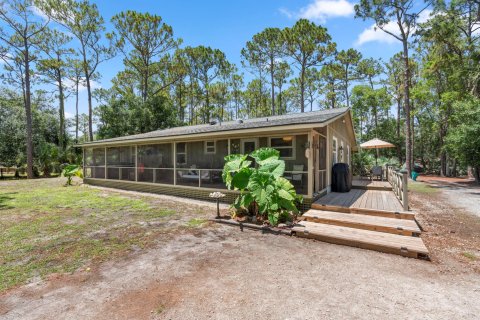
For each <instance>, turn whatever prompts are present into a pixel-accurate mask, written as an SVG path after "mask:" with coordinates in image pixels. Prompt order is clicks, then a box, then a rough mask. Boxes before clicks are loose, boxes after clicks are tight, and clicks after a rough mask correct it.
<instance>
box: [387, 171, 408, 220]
mask: <svg viewBox="0 0 480 320" xmlns="http://www.w3.org/2000/svg"><path fill="white" fill-rule="evenodd" d="M386 173H387V180H388V182H390V184H391V185H392V190H393V193H395V195H396V196H397V198H398V199H399V200H400V202H401V203H402V205H403V210H405V211H408V174H407V173H400V172H397V171H396V170H395V168H394V167H392V166H387V171H386Z"/></svg>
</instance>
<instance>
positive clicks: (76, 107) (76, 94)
mask: <svg viewBox="0 0 480 320" xmlns="http://www.w3.org/2000/svg"><path fill="white" fill-rule="evenodd" d="M76 80H77V81H76V83H75V143H78V82H79V81H80V79H78V78H77V79H76Z"/></svg>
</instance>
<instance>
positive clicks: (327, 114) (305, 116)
mask: <svg viewBox="0 0 480 320" xmlns="http://www.w3.org/2000/svg"><path fill="white" fill-rule="evenodd" d="M348 110H349V108H337V109H327V110H321V111H312V112H304V113H291V114H286V115H281V116H270V117H262V118H253V119H246V120H242V121H239V120H234V121H226V122H221V123H216V124H200V125H194V126H182V127H174V128H169V129H163V130H156V131H151V132H147V133H141V134H135V135H130V136H123V137H117V138H111V139H104V140H95V141H91V142H85V143H82V144H79V145H81V146H86V145H89V144H100V143H106V144H107V143H110V142H112V143H114V142H117V143H118V142H123V141H125V142H128V141H134V140H140V139H142V140H143V139H155V138H164V137H178V136H184V135H199V136H201V135H202V134H204V133H212V132H222V131H233V130H240V131H241V130H247V129H255V128H268V127H279V126H286V125H296V124H312V125H314V124H321V123H323V122H327V121H329V120H331V119H333V118H336V117H338V116H340V115H342V114H345V113H346V112H347V111H348Z"/></svg>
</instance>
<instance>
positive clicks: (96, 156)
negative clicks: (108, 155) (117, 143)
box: [85, 148, 105, 179]
mask: <svg viewBox="0 0 480 320" xmlns="http://www.w3.org/2000/svg"><path fill="white" fill-rule="evenodd" d="M85 177H86V178H96V179H105V148H87V149H85Z"/></svg>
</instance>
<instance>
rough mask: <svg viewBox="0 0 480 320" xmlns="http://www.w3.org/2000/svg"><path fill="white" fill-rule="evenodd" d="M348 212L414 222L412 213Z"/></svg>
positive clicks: (358, 210)
mask: <svg viewBox="0 0 480 320" xmlns="http://www.w3.org/2000/svg"><path fill="white" fill-rule="evenodd" d="M312 208H313V207H312ZM314 209H317V208H314ZM349 212H350V213H356V214H366V215H371V216H377V217H386V218H395V219H406V220H415V214H414V213H412V212H405V211H387V210H378V209H370V208H350V210H349Z"/></svg>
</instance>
